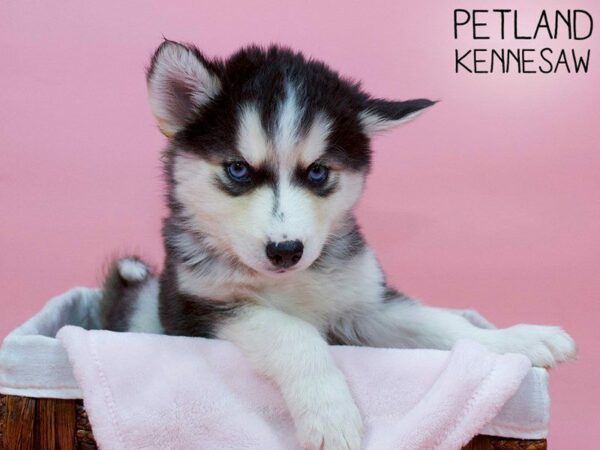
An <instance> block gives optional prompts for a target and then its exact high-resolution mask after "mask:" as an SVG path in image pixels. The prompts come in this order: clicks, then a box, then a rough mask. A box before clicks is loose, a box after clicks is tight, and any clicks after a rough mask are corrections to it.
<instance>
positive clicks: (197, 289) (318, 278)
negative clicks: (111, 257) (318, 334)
mask: <svg viewBox="0 0 600 450" xmlns="http://www.w3.org/2000/svg"><path fill="white" fill-rule="evenodd" d="M216 274H219V276H216ZM178 278H179V287H180V289H181V290H183V291H185V292H187V293H190V294H193V295H196V296H198V297H202V298H205V299H207V298H210V299H211V300H213V301H218V302H228V301H233V300H235V301H240V300H242V301H247V302H248V303H249V304H259V305H263V306H269V307H274V308H277V309H279V310H281V311H284V312H286V313H288V314H291V315H294V316H296V317H300V318H302V319H304V320H306V321H308V322H310V323H313V324H314V325H316V326H318V327H324V326H326V325H327V324H328V323H329V322H331V321H333V320H335V319H336V318H338V317H340V316H342V315H344V313H345V312H348V311H356V310H359V309H360V308H361V307H363V306H367V305H369V304H372V303H373V302H377V301H380V300H381V298H382V295H383V289H384V280H383V275H382V273H381V270H380V269H379V266H378V264H377V261H376V259H375V257H374V256H373V254H372V253H371V251H370V250H366V251H365V252H364V253H362V254H360V255H357V256H355V257H354V258H352V259H351V260H349V261H345V262H340V263H339V265H335V266H333V267H329V268H327V269H323V270H317V269H308V270H304V271H301V272H297V273H291V274H288V275H283V276H281V277H262V276H252V275H248V274H242V273H237V272H231V273H227V274H226V275H225V272H224V271H223V270H217V271H213V272H212V273H203V274H197V273H194V272H192V271H190V270H187V269H185V268H183V267H180V268H179V270H178Z"/></svg>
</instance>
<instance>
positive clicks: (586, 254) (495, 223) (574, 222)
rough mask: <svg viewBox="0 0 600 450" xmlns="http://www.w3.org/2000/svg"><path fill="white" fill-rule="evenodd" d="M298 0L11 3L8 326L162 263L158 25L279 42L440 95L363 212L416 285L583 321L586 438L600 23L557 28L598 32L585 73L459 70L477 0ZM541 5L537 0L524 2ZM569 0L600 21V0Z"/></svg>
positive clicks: (3, 277) (392, 158)
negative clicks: (457, 37)
mask: <svg viewBox="0 0 600 450" xmlns="http://www.w3.org/2000/svg"><path fill="white" fill-rule="evenodd" d="M283 3H284V2H278V1H265V0H263V1H258V2H239V4H231V3H229V4H228V2H224V1H223V2H199V1H195V2H194V1H187V2H184V1H179V2H164V3H163V4H159V3H158V2H142V1H127V2H123V1H116V0H110V1H106V0H105V1H102V2H81V1H61V2H51V1H47V2H25V1H12V0H5V1H3V2H2V3H1V4H0V54H1V55H2V63H1V64H0V84H1V86H0V119H1V120H0V139H1V141H0V142H1V144H2V152H1V153H0V155H1V156H0V161H1V164H0V200H1V203H0V204H1V205H2V214H1V216H0V240H1V242H0V251H1V253H0V282H1V286H2V290H3V292H2V296H1V300H0V308H1V313H0V336H3V335H5V334H6V333H7V332H8V331H9V330H10V329H11V328H12V327H14V326H16V325H18V324H19V323H20V322H22V321H23V320H25V319H26V318H27V317H28V316H30V315H32V314H33V313H34V312H35V311H36V310H38V309H39V308H40V307H41V306H42V305H43V303H44V301H45V300H46V299H47V298H48V297H50V296H52V295H54V294H58V293H60V292H62V291H64V290H66V289H68V288H70V287H72V286H76V285H89V286H93V285H97V284H98V281H99V280H100V272H101V267H102V265H103V263H104V262H105V261H106V260H107V259H108V258H109V257H110V256H111V255H112V254H114V253H115V252H119V251H138V252H140V253H141V254H143V255H145V256H146V257H147V258H149V259H150V260H152V261H154V262H156V263H160V262H161V259H162V246H161V241H160V237H159V229H160V217H161V216H162V215H163V214H164V209H163V207H162V204H161V203H162V198H161V189H162V181H161V172H160V165H159V159H158V157H159V150H160V149H161V147H162V146H163V144H164V139H163V137H162V136H161V135H160V134H159V132H158V131H157V129H156V126H155V124H154V122H153V120H152V117H151V115H150V112H149V108H148V106H147V101H146V92H145V83H144V67H145V65H146V64H147V62H148V58H149V56H150V55H151V53H152V51H153V49H154V47H155V46H157V45H158V44H159V43H160V41H161V35H165V36H167V37H169V38H170V39H176V40H177V39H180V40H185V41H191V42H194V43H196V44H197V45H199V46H200V47H201V48H202V49H203V50H204V51H205V52H206V53H207V54H208V55H220V56H224V55H228V54H230V53H231V52H232V51H234V50H235V49H237V48H238V47H239V46H241V45H243V44H247V43H250V42H258V43H269V42H280V43H285V44H288V45H290V46H293V47H295V48H297V49H300V50H303V51H304V52H306V53H307V54H309V55H312V56H314V57H318V58H320V59H323V60H325V61H327V62H329V63H330V64H331V65H332V66H333V67H334V68H337V69H339V70H340V71H341V72H342V73H344V74H347V75H349V76H351V77H353V78H357V79H361V80H363V81H364V86H365V87H366V88H367V89H368V90H369V91H371V92H372V93H374V94H376V95H379V96H388V97H398V98H408V97H420V96H429V97H431V98H434V99H442V100H443V101H442V102H441V103H440V104H438V105H436V106H435V107H434V108H432V110H431V111H429V112H428V113H427V114H425V115H424V116H423V117H421V118H419V119H418V120H417V121H416V122H415V123H413V124H410V125H407V126H405V127H404V128H402V129H400V130H397V131H393V132H391V133H389V134H388V135H386V136H384V137H381V138H378V139H377V140H376V141H375V143H374V145H375V149H376V153H375V161H374V170H373V175H372V177H371V179H370V181H369V183H368V189H367V193H366V195H365V197H364V199H363V201H362V203H361V205H360V208H359V218H360V221H361V223H362V224H363V226H364V230H365V232H366V235H367V237H368V239H369V241H370V242H371V243H372V245H373V246H374V247H375V248H376V249H377V251H378V254H379V256H380V259H381V261H382V263H383V265H384V266H385V269H386V270H387V272H388V274H389V278H390V279H391V280H392V281H393V282H394V283H396V284H397V285H398V286H400V287H401V288H402V289H403V290H405V291H406V292H408V293H410V294H413V295H415V296H417V297H420V298H422V299H424V300H426V301H427V302H429V303H431V304H434V305H440V306H454V307H475V308H477V309H478V310H479V311H481V312H482V313H484V314H485V315H486V316H487V317H489V318H490V319H492V320H493V321H495V322H497V323H498V324H500V325H508V324H513V323H516V322H534V323H542V324H546V323H547V324H560V325H563V326H564V327H566V328H567V329H568V330H569V331H570V332H571V333H572V334H573V336H574V337H575V339H576V340H577V341H578V343H579V346H580V356H579V361H578V362H577V363H575V364H568V365H564V366H562V367H560V368H558V369H557V370H555V371H554V372H553V373H552V380H551V381H552V391H553V425H552V431H551V447H552V448H558V449H563V448H589V445H593V444H591V443H592V442H594V440H596V441H597V440H598V439H600V432H599V427H598V426H597V425H598V424H597V421H598V417H600V401H599V400H600V384H599V383H598V381H599V380H600V351H599V347H598V342H599V341H600V331H599V330H600V326H599V325H598V322H599V319H600V317H599V312H600V306H599V300H600V298H599V294H600V276H599V275H600V273H599V271H598V259H599V257H600V237H599V235H600V233H599V231H600V230H599V229H600V204H599V203H600V202H599V198H598V197H599V193H600V151H599V150H600V149H599V144H598V142H600V121H599V119H600V101H599V100H600V95H599V94H600V66H599V65H598V63H597V62H598V61H597V59H596V58H597V57H598V53H597V52H599V51H600V48H599V46H598V35H600V33H599V32H598V31H597V32H596V34H595V36H593V37H592V39H590V40H587V41H584V42H578V43H574V42H569V41H566V40H563V39H561V40H558V41H554V42H550V43H549V44H550V45H551V46H553V47H555V48H559V47H566V48H568V49H570V48H571V47H576V48H587V47H591V48H592V58H591V73H589V74H587V75H583V74H578V75H574V74H573V75H468V74H460V75H456V74H455V73H454V66H453V56H454V53H453V52H454V47H455V45H457V43H455V42H454V40H453V38H452V9H453V8H454V7H475V6H477V5H478V3H479V5H478V6H479V7H482V5H481V3H480V2H473V1H470V0H466V1H460V2H459V1H444V2H442V1H440V2H408V1H406V2H399V1H389V2H373V1H369V2H342V1H339V2H335V3H334V2H319V4H320V6H317V2H315V3H314V4H313V6H309V5H308V3H307V2H301V1H295V2H287V3H286V4H285V5H284V4H283ZM434 3H435V4H436V5H437V6H434ZM496 3H500V2H496ZM543 3H546V2H541V1H529V2H526V3H524V2H520V4H521V5H522V6H521V8H520V10H521V12H522V16H523V17H524V18H525V19H530V20H533V19H532V18H533V17H534V15H533V14H534V13H535V12H536V11H539V9H540V8H541V7H542V6H543ZM553 3H554V5H555V6H560V7H562V8H568V7H571V8H575V7H584V8H586V9H588V10H589V11H590V12H592V14H594V16H595V17H596V19H597V20H598V19H600V9H599V8H598V7H599V6H600V5H598V2H593V1H592V0H587V1H584V0H580V1H577V2H575V1H556V2H553ZM415 5H419V6H415ZM494 6H495V7H498V6H499V5H494ZM465 32H466V33H468V31H465ZM518 44H519V45H520V46H527V47H530V46H531V45H532V44H534V43H531V42H525V43H524V42H523V41H521V42H519V43H518ZM546 44H548V41H547V40H544V41H543V42H540V43H535V45H542V46H544V45H546ZM458 45H460V47H461V48H470V47H486V46H488V45H495V46H502V45H514V43H512V42H505V43H502V42H500V41H498V40H496V39H493V40H491V41H478V42H477V43H476V44H473V43H472V42H471V41H470V40H468V39H467V40H464V41H460V42H459V43H458Z"/></svg>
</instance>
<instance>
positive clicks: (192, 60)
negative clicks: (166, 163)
mask: <svg viewBox="0 0 600 450" xmlns="http://www.w3.org/2000/svg"><path fill="white" fill-rule="evenodd" d="M214 69H215V67H214V65H213V64H212V63H211V62H209V61H208V60H207V59H206V58H204V56H202V54H201V53H200V51H199V50H198V49H197V48H195V47H193V46H191V45H183V44H180V43H178V42H174V41H169V40H165V41H164V42H163V43H162V44H161V45H160V47H158V49H157V50H156V52H155V53H154V56H153V57H152V62H151V63H150V67H149V68H148V72H147V75H146V77H147V81H148V97H149V99H150V107H151V108H152V112H153V113H154V116H155V117H156V120H157V121H158V126H159V128H160V131H162V132H163V134H164V135H165V136H167V137H171V136H173V135H175V134H176V133H177V132H178V131H180V130H182V129H183V128H184V127H185V126H186V125H188V124H189V123H190V122H191V121H192V120H193V119H194V118H195V117H197V115H198V114H199V113H200V111H201V109H202V107H203V106H205V105H206V104H207V103H209V102H210V101H211V100H212V99H213V98H214V97H215V96H216V95H217V94H218V93H219V91H220V90H221V82H220V80H219V77H218V76H217V74H216V73H215V70H214Z"/></svg>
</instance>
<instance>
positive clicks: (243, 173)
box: [225, 161, 250, 182]
mask: <svg viewBox="0 0 600 450" xmlns="http://www.w3.org/2000/svg"><path fill="white" fill-rule="evenodd" d="M225 170H226V171H227V175H229V177H230V178H231V179H232V180H233V181H241V182H244V181H249V180H250V167H248V164H246V163H245V162H241V161H234V162H231V163H229V164H227V165H226V166H225Z"/></svg>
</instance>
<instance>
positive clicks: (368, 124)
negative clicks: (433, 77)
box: [359, 98, 436, 136]
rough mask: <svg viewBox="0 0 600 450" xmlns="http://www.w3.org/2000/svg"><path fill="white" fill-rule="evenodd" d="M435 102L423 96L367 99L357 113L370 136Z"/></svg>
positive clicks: (399, 123) (417, 113) (400, 122)
mask: <svg viewBox="0 0 600 450" xmlns="http://www.w3.org/2000/svg"><path fill="white" fill-rule="evenodd" d="M435 103H436V102H434V101H432V100H427V99H425V98H420V99H417V100H406V101H403V102H400V101H390V100H383V99H377V98H375V99H370V100H367V103H366V106H365V108H364V109H363V110H362V112H361V113H360V114H359V119H360V123H361V125H362V126H363V128H364V130H365V132H366V133H367V134H368V135H369V136H372V135H373V134H376V133H378V132H380V131H384V130H387V129H389V128H393V127H396V126H398V125H401V124H403V123H405V122H408V121H410V120H412V119H414V118H415V117H416V116H418V115H419V114H420V113H422V112H423V110H424V109H425V108H429V107H430V106H432V105H434V104H435Z"/></svg>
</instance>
